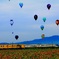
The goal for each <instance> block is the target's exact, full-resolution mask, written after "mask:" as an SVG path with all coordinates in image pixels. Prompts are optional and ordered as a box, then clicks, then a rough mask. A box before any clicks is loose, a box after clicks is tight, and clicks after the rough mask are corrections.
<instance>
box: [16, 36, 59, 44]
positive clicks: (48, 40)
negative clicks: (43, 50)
mask: <svg viewBox="0 0 59 59" xmlns="http://www.w3.org/2000/svg"><path fill="white" fill-rule="evenodd" d="M15 44H59V36H58V35H54V36H51V37H45V38H44V39H34V40H32V41H24V42H17V43H15Z"/></svg>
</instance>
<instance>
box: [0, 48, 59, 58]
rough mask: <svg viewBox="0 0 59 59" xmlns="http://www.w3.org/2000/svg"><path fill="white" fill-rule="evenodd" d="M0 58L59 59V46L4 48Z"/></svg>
mask: <svg viewBox="0 0 59 59" xmlns="http://www.w3.org/2000/svg"><path fill="white" fill-rule="evenodd" d="M0 59H59V48H27V49H3V50H0Z"/></svg>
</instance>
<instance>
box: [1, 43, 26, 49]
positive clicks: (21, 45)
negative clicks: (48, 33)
mask: <svg viewBox="0 0 59 59" xmlns="http://www.w3.org/2000/svg"><path fill="white" fill-rule="evenodd" d="M8 48H9V49H11V48H25V45H24V44H0V49H8Z"/></svg>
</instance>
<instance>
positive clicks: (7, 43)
mask: <svg viewBox="0 0 59 59" xmlns="http://www.w3.org/2000/svg"><path fill="white" fill-rule="evenodd" d="M0 44H9V43H7V42H2V43H0Z"/></svg>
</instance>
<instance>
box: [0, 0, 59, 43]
mask: <svg viewBox="0 0 59 59" xmlns="http://www.w3.org/2000/svg"><path fill="white" fill-rule="evenodd" d="M20 2H22V3H23V4H24V5H23V7H22V8H20V6H19V3H20ZM47 4H51V9H50V10H48V9H47V7H46V6H47ZM35 14H37V15H38V19H37V21H35V20H34V15H35ZM43 17H46V19H47V20H46V22H45V23H44V22H43V20H42V18H43ZM10 19H13V20H14V25H13V26H12V27H11V25H10ZM56 19H59V1H58V0H57V1H56V0H51V1H50V0H10V1H8V0H0V42H22V41H30V40H33V39H38V38H41V35H42V34H43V33H44V34H45V36H46V37H49V36H53V35H59V26H57V25H56V24H55V21H56ZM41 25H44V27H45V28H44V30H43V31H42V30H41V29H40V26H41ZM12 32H14V34H12ZM16 34H17V35H19V39H18V40H16V39H15V38H14V36H15V35H16Z"/></svg>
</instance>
